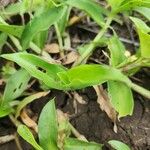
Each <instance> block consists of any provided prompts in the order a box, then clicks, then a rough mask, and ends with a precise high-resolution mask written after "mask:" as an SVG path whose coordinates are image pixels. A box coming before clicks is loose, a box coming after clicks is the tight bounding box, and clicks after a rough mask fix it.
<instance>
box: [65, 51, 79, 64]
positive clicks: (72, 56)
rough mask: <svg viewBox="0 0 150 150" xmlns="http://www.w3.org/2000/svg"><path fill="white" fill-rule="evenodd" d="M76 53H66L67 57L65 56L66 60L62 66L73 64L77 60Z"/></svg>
mask: <svg viewBox="0 0 150 150" xmlns="http://www.w3.org/2000/svg"><path fill="white" fill-rule="evenodd" d="M78 56H79V55H78V53H77V52H75V51H71V52H70V53H68V55H67V56H66V59H65V61H64V63H63V64H64V65H67V64H71V63H73V62H75V61H76V59H77V58H78Z"/></svg>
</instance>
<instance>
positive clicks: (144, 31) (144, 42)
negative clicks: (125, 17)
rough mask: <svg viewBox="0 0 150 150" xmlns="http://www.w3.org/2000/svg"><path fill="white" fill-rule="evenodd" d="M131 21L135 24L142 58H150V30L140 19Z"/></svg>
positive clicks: (132, 18) (133, 18)
mask: <svg viewBox="0 0 150 150" xmlns="http://www.w3.org/2000/svg"><path fill="white" fill-rule="evenodd" d="M130 19H131V20H132V21H133V22H134V23H135V25H136V27H137V31H138V34H139V39H140V50H141V56H142V57H144V58H150V50H149V48H150V42H148V41H150V35H149V34H148V33H149V32H150V28H149V27H148V26H147V25H146V24H145V23H144V22H143V21H142V20H140V19H138V18H135V17H130Z"/></svg>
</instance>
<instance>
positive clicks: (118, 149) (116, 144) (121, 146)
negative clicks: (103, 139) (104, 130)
mask: <svg viewBox="0 0 150 150" xmlns="http://www.w3.org/2000/svg"><path fill="white" fill-rule="evenodd" d="M108 143H109V144H110V145H111V146H112V147H113V148H114V149H115V150H131V149H130V148H129V147H128V146H127V145H126V144H125V143H123V142H120V141H116V140H111V141H109V142H108Z"/></svg>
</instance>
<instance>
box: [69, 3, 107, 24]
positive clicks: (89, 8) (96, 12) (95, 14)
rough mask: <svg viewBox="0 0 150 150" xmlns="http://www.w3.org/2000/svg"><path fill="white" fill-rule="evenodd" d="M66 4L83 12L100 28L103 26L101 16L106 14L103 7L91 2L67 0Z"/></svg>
mask: <svg viewBox="0 0 150 150" xmlns="http://www.w3.org/2000/svg"><path fill="white" fill-rule="evenodd" d="M66 3H67V4H68V5H70V6H73V7H76V8H79V9H81V10H84V11H85V12H87V13H88V14H89V15H90V16H91V18H92V19H93V20H95V21H96V22H97V23H98V24H99V25H100V26H103V25H104V18H103V14H107V11H106V10H105V9H104V8H103V7H101V6H100V5H98V4H97V3H95V2H94V1H93V0H80V1H77V0H67V1H66Z"/></svg>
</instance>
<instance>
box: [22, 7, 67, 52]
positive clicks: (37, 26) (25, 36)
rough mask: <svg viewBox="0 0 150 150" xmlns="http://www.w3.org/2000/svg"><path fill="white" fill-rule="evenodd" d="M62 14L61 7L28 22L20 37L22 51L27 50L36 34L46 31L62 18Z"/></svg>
mask: <svg viewBox="0 0 150 150" xmlns="http://www.w3.org/2000/svg"><path fill="white" fill-rule="evenodd" d="M63 13H64V9H63V7H57V8H51V9H49V10H48V11H46V12H44V13H42V14H40V15H39V16H37V17H35V18H34V19H33V20H32V21H31V22H29V23H28V24H27V26H26V27H25V29H24V31H23V33H22V37H21V44H22V47H23V49H26V48H28V46H29V43H30V42H31V40H32V39H33V37H34V36H35V35H36V34H37V33H38V32H40V31H45V30H47V29H48V28H49V27H50V26H51V25H53V24H54V23H55V22H57V21H58V20H59V19H60V18H61V17H62V15H63Z"/></svg>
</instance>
